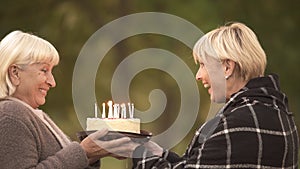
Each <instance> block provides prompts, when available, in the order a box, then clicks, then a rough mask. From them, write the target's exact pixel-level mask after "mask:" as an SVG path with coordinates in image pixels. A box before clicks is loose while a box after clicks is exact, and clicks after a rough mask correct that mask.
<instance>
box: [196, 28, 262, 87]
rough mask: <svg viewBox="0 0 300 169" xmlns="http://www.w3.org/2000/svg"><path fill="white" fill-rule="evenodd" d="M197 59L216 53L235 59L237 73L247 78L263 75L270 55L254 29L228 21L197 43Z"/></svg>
mask: <svg viewBox="0 0 300 169" xmlns="http://www.w3.org/2000/svg"><path fill="white" fill-rule="evenodd" d="M193 53H194V58H195V61H199V60H201V59H205V58H206V57H214V58H215V59H219V60H221V61H222V60H226V59H229V60H232V61H234V62H235V63H236V66H237V69H236V70H235V71H236V72H235V74H236V75H237V76H238V77H239V78H242V79H243V80H245V81H248V80H250V79H252V78H255V77H260V76H263V75H264V72H265V69H266V64H267V59H266V54H265V52H264V50H263V49H262V47H261V45H260V43H259V41H258V39H257V37H256V35H255V33H254V32H253V31H252V30H251V29H250V28H248V27H247V26H246V25H244V24H242V23H237V22H234V23H229V24H226V25H225V26H222V27H220V28H217V29H214V30H212V31H210V32H208V33H207V34H205V35H204V36H203V37H201V38H200V39H199V40H198V42H197V43H196V44H195V46H194V49H193Z"/></svg>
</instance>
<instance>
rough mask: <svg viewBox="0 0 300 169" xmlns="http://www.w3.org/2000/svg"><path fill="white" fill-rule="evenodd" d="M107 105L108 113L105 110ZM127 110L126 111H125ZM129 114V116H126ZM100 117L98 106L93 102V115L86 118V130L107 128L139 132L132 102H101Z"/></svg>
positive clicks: (138, 122)
mask: <svg viewBox="0 0 300 169" xmlns="http://www.w3.org/2000/svg"><path fill="white" fill-rule="evenodd" d="M106 105H107V106H108V113H106V111H105V107H106ZM127 110H128V111H127ZM128 115H129V116H128ZM101 117H102V118H98V106H97V104H96V103H95V117H94V118H87V121H86V125H87V128H86V130H88V131H89V130H100V129H103V128H107V129H108V130H110V131H123V132H131V133H140V123H141V121H140V119H138V118H134V104H133V103H128V104H127V106H126V104H125V103H122V104H118V103H113V102H112V101H108V102H107V104H105V103H103V104H102V115H101Z"/></svg>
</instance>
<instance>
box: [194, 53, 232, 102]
mask: <svg viewBox="0 0 300 169" xmlns="http://www.w3.org/2000/svg"><path fill="white" fill-rule="evenodd" d="M198 62H199V65H200V67H199V70H198V72H197V74H196V79H197V80H199V81H202V84H203V86H204V88H206V89H208V93H209V95H210V99H211V100H212V101H214V102H217V103H224V102H226V98H227V95H226V93H227V89H226V85H227V84H226V80H225V67H224V64H223V62H222V61H219V60H216V59H214V58H207V59H206V60H205V62H204V61H201V60H198Z"/></svg>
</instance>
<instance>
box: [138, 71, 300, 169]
mask: <svg viewBox="0 0 300 169" xmlns="http://www.w3.org/2000/svg"><path fill="white" fill-rule="evenodd" d="M134 153H135V155H140V157H142V156H143V158H136V159H133V163H134V168H159V169H161V168H176V169H179V168H198V169H199V168H291V169H294V168H298V133H297V128H296V125H295V122H294V118H293V115H292V113H291V112H290V111H289V110H288V101H287V97H286V96H285V94H283V93H282V92H280V89H279V82H278V77H277V76H276V75H269V76H266V77H259V78H255V79H251V80H250V81H249V82H248V83H247V85H246V86H245V87H244V88H243V89H241V90H240V91H239V92H237V93H235V94H233V95H232V97H231V98H230V100H229V101H228V102H227V103H226V104H225V106H224V107H223V108H222V109H221V110H220V112H219V113H218V114H217V115H216V117H215V118H213V119H212V120H210V121H208V122H206V123H205V124H203V125H202V126H201V127H200V128H199V129H198V131H197V132H196V134H195V136H194V138H193V140H192V142H191V143H190V145H189V146H188V148H187V150H186V152H185V154H184V155H183V156H182V157H179V156H178V155H177V154H175V153H173V152H170V151H168V150H165V151H164V153H163V156H162V157H157V156H151V155H150V153H149V152H147V150H145V149H143V151H141V147H139V148H138V149H136V151H135V152H134ZM142 154H143V155H142ZM149 155H150V156H149Z"/></svg>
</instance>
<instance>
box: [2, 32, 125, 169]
mask: <svg viewBox="0 0 300 169" xmlns="http://www.w3.org/2000/svg"><path fill="white" fill-rule="evenodd" d="M58 62H59V55H58V52H57V51H56V49H55V48H54V47H53V45H52V44H50V43H49V42H48V41H46V40H44V39H42V38H40V37H37V36H35V35H32V34H28V33H24V32H21V31H13V32H11V33H10V34H8V35H7V36H6V37H5V38H3V39H2V41H1V43H0V136H1V138H0V147H1V148H0V166H1V168H4V169H12V168H14V169H22V168H57V169H83V168H99V165H100V162H99V159H100V158H102V157H105V156H113V157H116V158H119V157H120V156H116V155H114V150H113V148H114V147H115V146H116V145H121V144H126V143H127V142H129V140H130V139H129V138H121V139H117V140H113V141H100V140H98V139H99V138H100V137H103V136H105V134H106V133H107V131H106V130H101V131H99V132H96V133H94V134H92V135H90V136H89V137H87V138H86V139H84V140H83V141H82V142H81V143H78V142H72V141H70V140H69V138H68V137H67V136H66V135H65V134H64V133H63V132H62V131H61V130H60V129H59V128H58V127H57V126H56V125H55V123H54V122H53V121H52V120H51V119H50V118H49V116H48V115H47V114H46V113H44V112H43V111H42V110H40V109H38V107H39V106H40V105H43V104H45V102H46V95H47V93H48V91H49V90H50V89H51V88H53V87H55V85H56V84H55V80H54V77H53V74H52V69H53V67H54V66H56V65H57V64H58ZM125 147H126V146H125ZM108 150H109V151H108ZM126 152H128V149H124V153H126ZM118 154H122V151H121V152H120V150H119V149H118ZM124 156H126V155H124Z"/></svg>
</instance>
